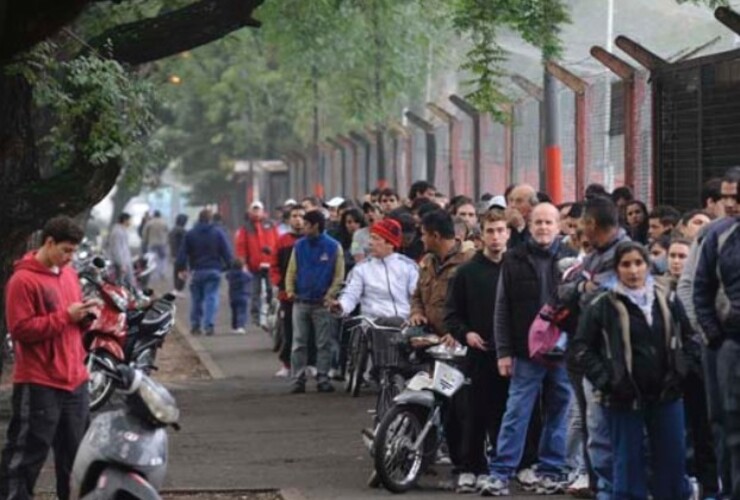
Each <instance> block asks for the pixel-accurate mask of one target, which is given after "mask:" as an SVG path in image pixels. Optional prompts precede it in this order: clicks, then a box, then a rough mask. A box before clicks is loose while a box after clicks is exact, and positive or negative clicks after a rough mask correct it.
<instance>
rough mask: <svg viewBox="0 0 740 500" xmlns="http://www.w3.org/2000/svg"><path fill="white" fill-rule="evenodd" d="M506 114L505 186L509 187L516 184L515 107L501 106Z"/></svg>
mask: <svg viewBox="0 0 740 500" xmlns="http://www.w3.org/2000/svg"><path fill="white" fill-rule="evenodd" d="M501 108H502V110H503V111H504V112H505V113H506V119H505V121H504V123H503V126H504V176H505V177H506V181H505V182H504V186H509V185H510V184H511V183H513V182H514V134H513V133H512V130H511V128H512V127H513V126H514V105H513V104H510V103H504V104H503V105H502V106H501Z"/></svg>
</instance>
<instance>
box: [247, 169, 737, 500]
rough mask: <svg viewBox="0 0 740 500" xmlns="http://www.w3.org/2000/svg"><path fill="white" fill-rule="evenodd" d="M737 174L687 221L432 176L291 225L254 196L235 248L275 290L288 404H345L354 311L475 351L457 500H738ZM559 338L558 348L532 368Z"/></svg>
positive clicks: (301, 206)
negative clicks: (479, 188) (446, 182)
mask: <svg viewBox="0 0 740 500" xmlns="http://www.w3.org/2000/svg"><path fill="white" fill-rule="evenodd" d="M738 180H740V168H733V169H730V170H729V171H728V172H727V174H726V175H725V176H724V177H723V178H718V179H712V180H709V181H708V182H707V183H706V184H705V185H704V188H703V190H702V194H701V204H700V205H697V206H696V207H692V209H690V210H688V211H686V212H684V213H681V212H679V211H678V210H677V209H675V208H673V207H668V206H655V207H652V208H651V209H648V207H647V205H646V203H644V202H643V201H641V200H637V199H635V198H634V195H633V193H632V191H631V190H630V189H629V188H627V187H619V188H617V189H615V190H614V191H613V192H611V193H609V192H607V190H606V189H605V188H604V187H603V186H601V185H598V184H592V185H590V186H588V188H587V189H586V191H585V193H583V196H582V201H572V202H567V203H561V204H558V205H555V204H553V203H552V202H551V200H550V199H549V197H548V196H547V194H545V193H541V192H537V190H536V189H534V188H533V187H532V186H529V185H526V184H518V185H513V186H510V187H509V188H508V189H507V190H506V192H505V193H502V194H501V195H496V196H494V195H490V194H486V195H484V196H483V197H482V199H481V200H472V199H470V198H469V197H466V196H456V197H453V198H452V199H447V198H446V197H445V196H444V195H442V194H440V193H438V191H437V190H436V189H435V187H434V186H433V185H431V184H429V183H427V182H424V181H419V182H416V183H414V184H413V186H412V187H411V189H410V192H409V193H408V196H407V197H406V198H405V199H402V197H401V196H400V195H399V194H398V193H397V192H396V191H395V190H393V189H392V188H385V189H377V190H375V191H373V192H372V193H369V194H368V195H367V196H366V197H365V198H364V199H363V200H357V201H355V200H345V199H342V198H333V199H331V200H329V201H327V202H326V203H323V202H322V201H321V200H319V199H317V198H316V197H312V196H309V197H306V198H304V199H303V200H301V201H300V203H299V202H298V201H297V200H287V201H286V203H285V204H284V205H283V206H282V207H281V209H282V214H283V219H282V220H280V221H278V222H277V223H272V222H269V221H266V220H265V218H264V215H263V213H264V212H263V208H264V207H262V205H261V204H260V203H259V202H256V203H255V204H253V205H252V207H251V208H250V213H249V214H247V218H248V220H247V224H245V226H244V227H243V228H242V229H240V230H239V231H238V232H237V235H236V238H235V246H234V248H235V249H236V252H237V255H241V257H242V259H243V260H244V261H245V262H248V263H249V264H248V267H249V271H250V272H251V275H252V276H253V277H254V279H257V280H261V281H264V282H267V281H268V280H269V282H271V283H272V285H274V286H276V287H277V289H278V298H279V300H280V303H281V309H282V311H283V313H284V314H283V315H282V318H283V319H282V321H284V325H283V328H284V331H285V339H286V340H285V342H284V344H283V348H282V350H281V352H280V354H279V360H280V363H281V367H280V370H279V371H278V373H277V374H276V375H278V376H284V377H288V378H289V380H290V392H293V393H304V392H305V391H306V384H307V381H308V380H309V379H311V378H315V379H316V381H317V390H318V392H332V391H333V390H334V386H333V385H332V381H333V379H335V378H340V377H338V373H339V371H338V370H337V368H339V366H338V362H339V356H338V352H339V350H340V349H341V345H342V335H343V333H342V328H341V324H342V323H341V321H340V320H339V318H341V317H347V316H351V315H356V314H359V313H361V314H363V315H367V316H369V317H372V318H391V317H393V318H402V319H403V320H405V321H407V322H408V323H409V324H412V325H426V328H427V329H428V330H429V331H431V332H434V333H436V334H438V335H439V336H440V337H442V339H443V341H444V342H446V343H449V344H453V343H460V344H463V345H465V346H467V347H468V356H467V360H466V367H465V370H466V375H467V376H468V377H469V380H470V384H469V385H467V386H466V387H465V388H464V389H463V390H462V391H460V393H458V394H457V395H456V396H455V398H454V399H453V401H452V403H451V408H450V409H449V412H448V414H447V416H446V422H445V438H446V440H447V444H448V448H449V454H450V459H451V461H452V464H453V471H454V474H455V483H456V489H457V491H459V492H461V493H472V492H479V493H481V494H483V495H484V496H504V495H509V494H511V488H510V484H511V483H512V481H516V482H517V483H519V486H520V487H521V488H523V489H525V490H526V491H533V492H537V493H541V494H553V493H559V492H568V493H571V494H573V495H576V496H587V497H588V496H595V497H596V498H600V499H627V498H630V499H631V498H635V499H638V498H639V499H642V498H649V497H650V498H653V499H656V500H657V499H666V500H668V499H684V498H704V499H712V498H740V440H739V439H738V436H740V433H738V430H740V392H738V391H737V390H736V388H737V387H740V384H738V382H740V380H738V379H739V378H740V372H738V371H737V369H736V368H735V365H736V362H737V361H740V343H738V342H739V341H740V313H738V311H740V295H738V294H739V293H740V285H738V284H737V283H740V281H738V280H736V279H734V278H735V273H740V266H739V265H738V264H740V257H738V255H740V252H738V245H740V232H736V231H735V229H736V228H737V227H738V219H737V217H738V216H740V210H738V194H737V192H738V191H737V184H738ZM252 212H256V213H257V214H259V215H255V214H254V213H252ZM266 235H269V236H266ZM240 252H241V254H240ZM265 269H269V272H268V271H263V270H265ZM258 286H262V285H256V286H255V287H253V290H254V292H253V294H252V295H251V298H252V299H254V298H255V297H257V295H256V293H257V291H258V290H259V288H258ZM267 288H269V283H268V284H267ZM253 310H254V306H253ZM545 327H547V328H551V329H552V328H554V329H556V331H557V332H558V337H557V342H556V343H555V345H553V346H551V349H550V350H549V351H548V352H546V353H545V354H544V355H542V356H540V355H536V356H535V355H533V354H532V350H531V347H532V346H531V340H532V337H533V335H538V334H540V333H541V331H540V330H541V329H542V328H545Z"/></svg>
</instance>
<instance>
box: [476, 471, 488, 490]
mask: <svg viewBox="0 0 740 500" xmlns="http://www.w3.org/2000/svg"><path fill="white" fill-rule="evenodd" d="M487 482H488V475H487V474H481V475H480V476H478V477H476V478H475V491H478V492H480V491H481V490H482V489H483V486H484V485H485V484H486V483H487Z"/></svg>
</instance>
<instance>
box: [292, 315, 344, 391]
mask: <svg viewBox="0 0 740 500" xmlns="http://www.w3.org/2000/svg"><path fill="white" fill-rule="evenodd" d="M333 321H334V318H333V317H332V315H331V313H329V310H328V309H327V308H326V307H324V306H323V305H322V304H305V303H300V302H296V303H294V304H293V349H292V351H291V354H290V368H291V375H292V378H293V383H294V384H299V385H303V384H305V383H306V364H307V361H308V343H309V339H310V338H311V332H313V333H314V335H315V338H316V371H317V372H318V375H317V377H316V379H317V380H318V382H325V381H328V380H329V368H331V327H332V323H333Z"/></svg>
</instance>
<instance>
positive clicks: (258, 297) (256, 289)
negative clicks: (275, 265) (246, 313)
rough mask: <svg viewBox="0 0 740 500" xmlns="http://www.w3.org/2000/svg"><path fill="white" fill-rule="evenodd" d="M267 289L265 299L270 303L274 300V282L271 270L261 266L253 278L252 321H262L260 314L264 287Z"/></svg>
mask: <svg viewBox="0 0 740 500" xmlns="http://www.w3.org/2000/svg"><path fill="white" fill-rule="evenodd" d="M263 287H264V289H265V300H266V301H267V303H268V304H270V303H271V302H272V284H271V283H270V270H269V269H265V268H260V270H259V271H257V272H256V273H254V275H253V279H252V300H251V307H250V313H251V314H252V321H253V322H254V323H255V324H259V322H260V321H262V317H261V316H260V310H261V307H262V288H263Z"/></svg>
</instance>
